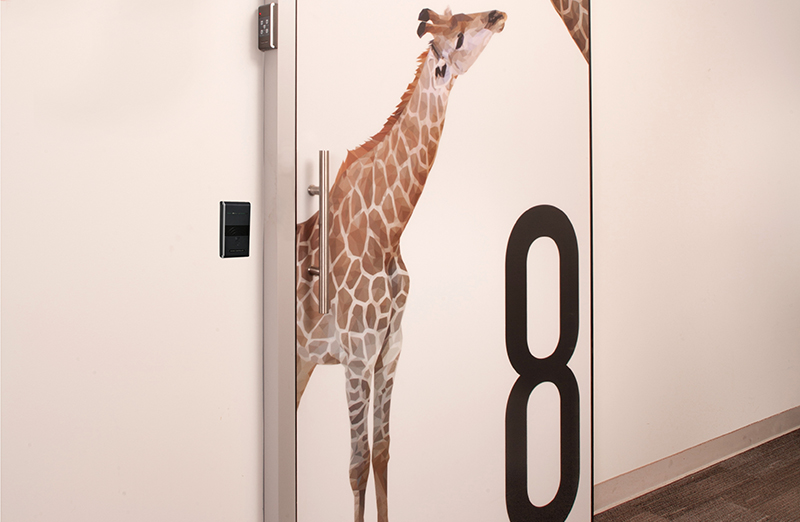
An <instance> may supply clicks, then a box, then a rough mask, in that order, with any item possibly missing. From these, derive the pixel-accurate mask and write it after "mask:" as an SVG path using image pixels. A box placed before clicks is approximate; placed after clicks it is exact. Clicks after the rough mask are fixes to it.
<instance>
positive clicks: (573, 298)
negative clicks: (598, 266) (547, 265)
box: [506, 205, 580, 522]
mask: <svg viewBox="0 0 800 522" xmlns="http://www.w3.org/2000/svg"><path fill="white" fill-rule="evenodd" d="M540 237H549V238H551V239H552V240H553V241H554V242H555V244H556V246H557V247H558V254H559V292H560V315H561V319H560V322H561V324H560V329H559V332H560V334H559V339H558V345H557V346H556V349H555V351H554V352H553V353H552V354H551V355H550V356H549V357H546V358H544V359H537V358H536V357H534V356H533V354H531V351H530V349H529V347H528V324H527V318H528V299H527V288H528V285H527V279H528V278H527V271H528V270H527V269H528V266H527V261H528V251H529V249H530V246H531V244H533V242H534V241H536V240H537V239H539V238H540ZM577 341H578V241H577V238H576V237H575V230H574V229H573V227H572V223H570V221H569V218H568V217H567V216H566V214H564V213H563V212H562V211H561V210H559V209H557V208H556V207H552V206H549V205H542V206H537V207H534V208H532V209H530V210H528V211H527V212H525V213H524V214H523V215H522V216H521V217H520V218H519V219H518V220H517V222H516V224H515V225H514V228H513V230H512V231H511V236H510V237H509V239H508V249H507V251H506V349H507V352H508V358H509V360H510V361H511V365H512V366H513V367H514V370H516V372H517V373H518V374H519V378H518V379H517V382H516V383H514V387H513V388H512V389H511V393H510V395H509V397H508V404H507V406H506V508H507V510H508V517H509V519H510V520H511V522H523V521H524V522H532V521H546V522H563V521H564V520H566V518H567V516H568V515H569V512H570V511H571V510H572V506H573V504H574V503H575V497H576V495H577V493H578V479H579V476H580V397H579V394H578V382H577V381H576V380H575V375H574V374H573V373H572V370H570V368H569V367H568V366H567V363H568V362H569V360H570V358H571V357H572V354H573V352H574V351H575V345H576V343H577ZM543 382H552V383H553V384H555V386H556V388H557V389H558V392H559V394H560V396H561V480H560V483H559V485H558V491H557V492H556V496H555V497H554V498H553V500H551V501H550V503H549V504H547V505H546V506H541V507H539V506H535V505H533V503H531V501H530V498H529V497H528V436H527V435H528V434H527V432H528V418H527V417H528V398H529V397H530V395H531V392H533V389H534V388H536V386H538V385H539V384H541V383H543Z"/></svg>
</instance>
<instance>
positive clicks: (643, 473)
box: [594, 406, 800, 514]
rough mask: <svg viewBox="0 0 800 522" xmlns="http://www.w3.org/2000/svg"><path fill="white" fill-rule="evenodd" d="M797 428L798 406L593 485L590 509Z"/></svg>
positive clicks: (621, 499) (634, 494)
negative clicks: (592, 498)
mask: <svg viewBox="0 0 800 522" xmlns="http://www.w3.org/2000/svg"><path fill="white" fill-rule="evenodd" d="M797 428H800V406H798V407H796V408H792V409H790V410H787V411H785V412H783V413H779V414H777V415H773V416H772V417H768V418H766V419H764V420H762V421H759V422H756V423H754V424H750V425H749V426H745V427H744V428H740V429H738V430H736V431H733V432H731V433H728V434H726V435H722V436H721V437H717V438H716V439H712V440H710V441H708V442H704V443H702V444H700V445H698V446H695V447H693V448H689V449H687V450H685V451H682V452H680V453H677V454H675V455H672V456H670V457H667V458H664V459H661V460H657V461H656V462H653V463H652V464H647V465H646V466H642V467H641V468H638V469H635V470H633V471H629V472H628V473H624V474H622V475H619V476H618V477H614V478H611V479H609V480H606V481H605V482H601V483H599V484H595V486H594V513H595V514H597V513H601V512H603V511H605V510H607V509H610V508H612V507H614V506H617V505H619V504H622V503H623V502H627V501H628V500H631V499H634V498H636V497H638V496H641V495H644V494H645V493H649V492H650V491H653V490H655V489H658V488H660V487H661V486H665V485H667V484H669V483H671V482H674V481H676V480H678V479H680V478H683V477H685V476H687V475H690V474H692V473H694V472H696V471H699V470H701V469H703V468H706V467H708V466H711V465H713V464H716V463H717V462H720V461H722V460H725V459H727V458H729V457H732V456H734V455H737V454H739V453H741V452H743V451H746V450H748V449H750V448H753V447H755V446H758V445H759V444H763V443H765V442H767V441H769V440H772V439H774V438H776V437H779V436H781V435H784V434H786V433H789V432H790V431H794V430H795V429H797Z"/></svg>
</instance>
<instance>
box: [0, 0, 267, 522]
mask: <svg viewBox="0 0 800 522" xmlns="http://www.w3.org/2000/svg"><path fill="white" fill-rule="evenodd" d="M257 5H258V4H257V3H254V2H242V1H238V2H223V3H221V2H199V3H198V2H188V1H170V2H123V1H120V0H104V1H93V0H78V1H74V2H58V1H39V2H25V1H17V0H11V1H4V2H2V314H3V315H2V399H3V402H2V427H3V433H2V477H3V483H2V486H3V489H2V517H3V520H8V521H12V520H59V521H64V522H67V521H76V522H86V521H99V520H109V521H110V520H114V521H118V522H123V521H142V520H151V521H170V522H172V521H179V520H187V521H189V520H191V521H195V522H199V521H219V520H239V521H251V522H256V521H260V520H262V517H263V515H262V495H263V492H262V471H263V465H262V455H263V451H262V399H261V397H262V385H261V376H262V370H261V360H262V355H261V350H262V314H261V310H262V281H263V276H262V263H263V256H262V250H263V248H262V240H261V238H262V235H263V234H262V231H263V225H262V221H263V220H262V219H261V218H260V217H259V216H262V215H263V212H264V206H263V204H262V199H263V197H262V191H263V181H262V170H263V164H262V156H263V153H262V148H263V143H262V136H263V133H262V128H263V119H262V118H263V102H262V100H263V78H262V68H263V59H264V58H263V55H262V53H260V52H259V51H258V50H257V48H256V43H255V42H256V7H257ZM222 200H228V201H248V202H250V203H251V205H252V219H251V230H250V231H251V234H250V256H249V257H247V258H238V259H221V258H220V256H219V202H220V201H222Z"/></svg>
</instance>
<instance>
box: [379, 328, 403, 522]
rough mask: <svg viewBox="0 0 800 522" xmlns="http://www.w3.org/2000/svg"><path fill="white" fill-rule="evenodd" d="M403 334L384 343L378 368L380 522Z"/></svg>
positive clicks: (385, 516) (395, 333)
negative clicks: (392, 404) (392, 410)
mask: <svg viewBox="0 0 800 522" xmlns="http://www.w3.org/2000/svg"><path fill="white" fill-rule="evenodd" d="M401 344H402V333H401V331H400V329H399V327H398V328H397V329H396V330H394V331H392V332H391V333H390V334H389V335H388V336H387V337H386V341H385V342H384V346H383V349H382V350H381V354H380V356H379V357H378V362H377V364H376V366H375V394H374V398H373V426H372V429H373V432H372V469H373V471H374V472H375V498H376V500H377V503H378V522H387V521H388V519H389V515H388V511H389V506H388V478H389V442H390V435H389V413H390V409H391V402H392V388H393V387H394V375H395V372H396V370H397V360H398V357H399V355H400V345H401Z"/></svg>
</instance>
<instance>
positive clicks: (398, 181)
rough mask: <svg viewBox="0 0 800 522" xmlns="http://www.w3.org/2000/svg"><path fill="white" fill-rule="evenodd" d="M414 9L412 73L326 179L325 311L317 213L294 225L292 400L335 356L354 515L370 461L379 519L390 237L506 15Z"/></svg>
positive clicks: (395, 319)
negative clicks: (452, 100)
mask: <svg viewBox="0 0 800 522" xmlns="http://www.w3.org/2000/svg"><path fill="white" fill-rule="evenodd" d="M419 19H420V21H421V23H420V26H419V29H418V31H417V34H418V35H419V36H420V37H422V36H423V35H424V34H431V35H433V40H432V42H431V45H430V47H429V49H428V50H427V51H425V52H424V53H423V54H422V55H421V56H420V58H419V67H418V69H417V73H416V76H415V77H414V80H413V81H412V82H411V84H410V85H409V86H408V89H407V91H406V93H405V94H404V95H403V98H402V100H401V103H400V105H399V106H398V107H397V110H396V111H395V113H394V114H393V115H392V116H391V117H390V118H389V120H388V121H387V122H386V124H385V125H384V127H383V129H382V130H381V131H380V132H379V133H378V134H376V135H375V136H373V137H372V139H370V140H369V141H367V142H366V143H365V144H364V145H362V146H361V147H358V148H357V149H355V150H353V151H350V152H349V153H348V155H347V158H346V159H345V161H344V163H343V164H342V166H341V168H340V169H339V172H338V174H337V176H336V180H335V181H334V184H333V186H332V188H331V191H330V212H331V214H330V217H331V220H330V222H331V233H330V239H329V243H330V259H331V275H330V280H329V281H330V285H331V286H330V288H331V290H330V292H331V295H332V299H331V310H330V312H329V313H327V314H320V313H319V311H318V306H319V305H318V295H319V281H318V279H317V278H316V277H313V276H312V275H310V274H309V271H308V268H309V267H311V266H319V227H318V222H319V216H318V215H317V214H315V215H314V216H312V217H311V218H310V219H309V220H307V221H306V222H304V223H301V224H299V225H298V226H297V274H296V280H297V404H298V406H299V404H300V399H301V398H302V395H303V392H304V390H305V388H306V385H307V384H308V380H309V378H310V377H311V374H312V372H313V371H314V368H315V367H316V365H318V364H341V365H343V367H344V369H345V379H346V387H347V402H348V409H349V415H350V439H351V458H350V485H351V487H352V489H353V494H354V504H355V506H354V507H355V520H356V522H360V521H362V520H363V518H364V499H365V494H366V485H367V479H368V477H369V468H370V462H371V463H372V467H373V470H374V472H375V487H376V496H377V502H378V520H379V521H381V522H384V521H386V520H388V515H387V464H388V461H389V410H390V404H391V392H392V387H393V383H394V374H395V371H396V369H397V361H398V357H399V355H400V346H401V343H402V331H401V322H402V317H403V310H404V308H405V304H406V298H407V296H408V289H409V277H408V272H407V271H406V268H405V265H404V264H403V259H402V256H401V255H400V238H401V236H402V233H403V230H404V229H405V227H406V225H407V224H408V220H409V218H410V217H411V214H412V212H413V210H414V207H415V205H416V204H417V201H418V200H419V197H420V196H421V194H422V190H423V188H424V186H425V181H426V180H427V177H428V173H429V172H430V169H431V166H432V165H433V161H434V159H435V157H436V152H437V150H438V146H439V141H440V139H441V135H442V130H443V126H444V117H445V111H446V109H447V101H448V97H449V94H450V90H451V89H452V87H453V82H454V81H455V79H456V77H457V76H458V75H460V74H463V73H465V72H466V71H467V70H468V69H469V68H470V66H471V65H472V64H473V63H474V62H475V60H476V59H477V57H478V56H479V55H480V53H481V52H482V51H483V49H484V48H485V46H486V44H487V43H488V42H489V40H490V39H491V37H492V35H494V34H495V33H498V32H500V31H502V30H503V27H504V25H505V20H506V15H505V14H504V13H501V12H499V11H489V12H484V13H476V14H470V15H467V14H458V15H452V14H451V13H450V12H449V11H447V12H445V14H444V15H438V14H436V13H434V12H433V11H431V10H429V9H424V10H423V11H422V13H420V18H419ZM373 388H374V396H373V397H372V402H373V447H372V451H370V446H369V436H368V427H369V426H368V417H369V415H368V413H369V412H368V407H369V403H370V398H371V397H370V396H371V393H370V392H371V389H373Z"/></svg>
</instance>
